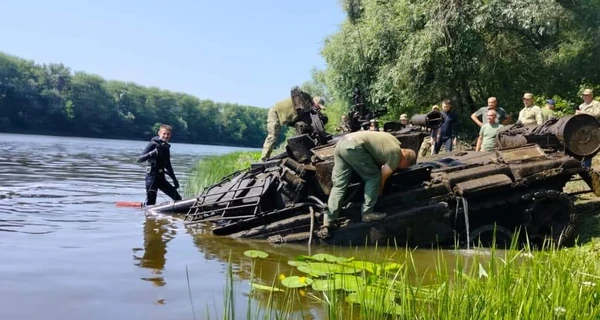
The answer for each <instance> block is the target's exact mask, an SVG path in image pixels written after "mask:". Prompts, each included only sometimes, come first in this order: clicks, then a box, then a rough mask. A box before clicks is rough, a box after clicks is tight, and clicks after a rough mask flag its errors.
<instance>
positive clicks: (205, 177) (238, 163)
mask: <svg viewBox="0 0 600 320" xmlns="http://www.w3.org/2000/svg"><path fill="white" fill-rule="evenodd" d="M259 160H260V152H258V151H238V152H232V153H228V154H225V155H220V156H208V157H206V158H203V159H202V160H200V161H198V163H197V164H196V167H195V168H193V169H192V172H191V173H190V176H189V180H188V182H187V184H186V189H185V193H186V195H189V196H191V195H196V194H199V193H200V192H201V191H202V190H203V189H204V188H206V187H208V186H210V185H212V184H214V183H216V182H218V181H220V180H221V179H223V177H225V176H227V175H230V174H232V173H234V172H236V171H239V170H243V169H246V168H248V167H250V164H251V163H252V162H257V161H259Z"/></svg>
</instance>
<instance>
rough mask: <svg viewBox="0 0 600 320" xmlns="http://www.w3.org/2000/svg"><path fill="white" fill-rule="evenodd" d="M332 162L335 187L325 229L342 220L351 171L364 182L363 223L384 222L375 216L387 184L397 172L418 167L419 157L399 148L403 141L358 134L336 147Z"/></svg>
mask: <svg viewBox="0 0 600 320" xmlns="http://www.w3.org/2000/svg"><path fill="white" fill-rule="evenodd" d="M333 159H334V163H333V171H332V173H331V179H332V182H333V187H332V189H331V193H330V194H329V201H328V203H327V206H328V207H329V212H325V215H324V217H323V226H324V227H327V228H329V227H332V226H333V221H335V220H336V219H337V217H338V216H339V213H340V205H341V203H342V199H343V197H344V193H345V192H346V189H347V187H348V183H349V182H350V177H351V174H352V170H354V171H356V173H358V175H359V176H360V177H361V178H362V179H363V180H364V181H365V195H364V197H365V202H364V203H363V205H362V208H361V213H362V220H363V221H373V220H381V219H383V218H385V217H386V215H387V214H386V213H379V212H375V211H374V208H375V204H376V203H377V199H378V198H379V195H380V194H381V192H382V191H383V186H384V185H385V181H386V180H387V179H388V178H389V177H390V176H391V175H392V173H393V172H394V171H395V170H396V169H405V168H408V167H410V166H411V165H413V164H415V162H416V159H417V157H416V154H415V152H414V151H413V150H411V149H403V148H400V141H398V139H396V137H394V136H393V135H391V134H389V133H387V132H378V131H357V132H353V133H349V134H347V135H345V136H344V137H343V138H342V139H341V140H340V141H339V142H338V143H337V145H336V146H335V151H334V158H333Z"/></svg>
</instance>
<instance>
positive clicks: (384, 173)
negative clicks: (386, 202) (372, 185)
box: [379, 163, 394, 194]
mask: <svg viewBox="0 0 600 320" xmlns="http://www.w3.org/2000/svg"><path fill="white" fill-rule="evenodd" d="M392 173H394V171H393V170H392V168H390V166H388V165H387V163H386V164H384V165H382V166H381V184H380V185H379V194H381V193H383V186H385V182H386V181H387V179H388V178H389V177H390V176H391V175H392Z"/></svg>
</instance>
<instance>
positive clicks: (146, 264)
mask: <svg viewBox="0 0 600 320" xmlns="http://www.w3.org/2000/svg"><path fill="white" fill-rule="evenodd" d="M176 234H177V227H176V226H175V223H174V222H172V221H170V220H168V219H166V218H161V217H157V216H148V217H146V220H145V221H144V248H143V249H142V248H134V249H133V258H134V260H135V261H136V262H135V263H134V264H135V265H136V266H138V267H140V268H146V269H150V270H151V273H152V276H151V277H144V278H141V279H142V280H145V281H150V282H152V284H153V285H155V286H157V287H162V286H164V285H166V284H167V282H166V281H165V279H164V277H163V276H162V273H163V270H164V269H165V265H166V262H167V258H166V254H167V244H168V243H169V241H171V240H172V239H173V238H174V237H175V235H176ZM140 251H143V253H141V256H140Z"/></svg>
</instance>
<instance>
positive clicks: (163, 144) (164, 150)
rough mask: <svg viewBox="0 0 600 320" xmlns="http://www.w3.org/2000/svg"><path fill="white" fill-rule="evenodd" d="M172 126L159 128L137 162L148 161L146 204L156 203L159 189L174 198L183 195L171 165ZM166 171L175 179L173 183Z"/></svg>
mask: <svg viewBox="0 0 600 320" xmlns="http://www.w3.org/2000/svg"><path fill="white" fill-rule="evenodd" d="M172 131H173V129H172V128H171V126H169V125H166V124H163V125H161V126H160V128H159V129H158V136H156V137H153V138H152V139H151V140H150V142H149V143H148V145H147V146H146V148H145V149H144V151H143V152H142V154H141V155H140V156H139V157H138V158H137V162H138V163H141V162H143V161H146V205H147V206H150V205H153V204H155V203H156V194H157V193H158V190H161V191H162V192H164V193H165V194H166V195H167V196H169V197H170V198H171V199H173V200H181V195H179V192H177V189H179V181H178V180H177V177H176V176H175V172H174V171H173V166H172V165H171V151H170V148H171V145H170V144H169V140H170V139H171V133H172ZM165 173H166V174H168V175H169V177H171V180H173V185H171V184H170V183H169V181H167V179H166V178H165Z"/></svg>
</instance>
